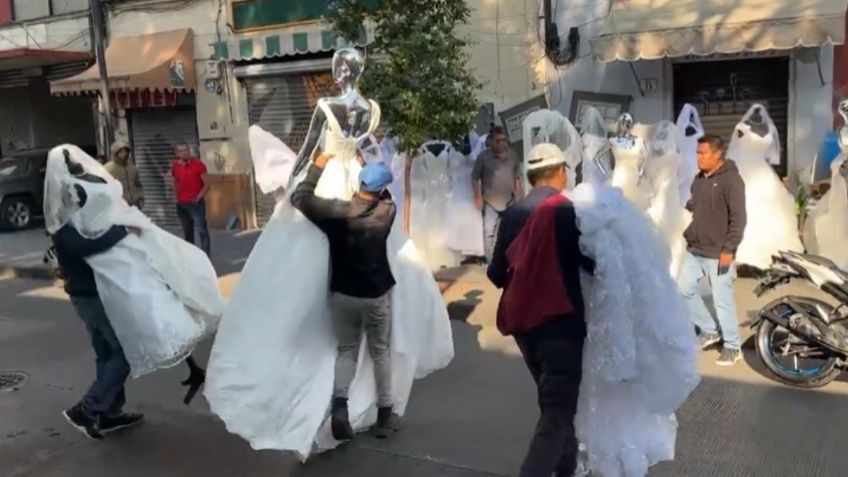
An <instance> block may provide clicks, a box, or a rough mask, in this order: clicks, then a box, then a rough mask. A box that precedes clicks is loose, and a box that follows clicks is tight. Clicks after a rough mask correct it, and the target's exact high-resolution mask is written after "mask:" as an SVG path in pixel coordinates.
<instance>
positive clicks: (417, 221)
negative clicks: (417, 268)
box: [409, 141, 480, 272]
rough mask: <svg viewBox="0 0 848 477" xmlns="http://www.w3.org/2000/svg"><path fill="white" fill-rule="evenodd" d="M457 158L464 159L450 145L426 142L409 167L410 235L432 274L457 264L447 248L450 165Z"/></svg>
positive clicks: (454, 255) (455, 256)
mask: <svg viewBox="0 0 848 477" xmlns="http://www.w3.org/2000/svg"><path fill="white" fill-rule="evenodd" d="M456 155H459V156H460V157H463V156H462V154H460V153H459V152H458V151H457V150H456V149H454V148H453V146H452V145H451V144H450V143H449V142H446V141H428V142H426V143H424V145H422V146H421V148H420V149H419V153H418V158H417V159H416V160H415V162H414V163H413V165H412V181H411V184H412V207H411V211H410V213H411V216H410V224H409V235H410V238H412V240H413V241H414V242H415V245H416V246H418V249H419V251H420V252H421V254H422V255H423V256H424V259H425V260H426V262H427V264H428V265H429V267H430V270H432V271H433V272H437V271H439V270H440V269H442V268H446V267H447V268H449V267H454V266H456V265H459V262H460V258H459V255H458V253H457V252H456V251H454V250H452V249H451V248H449V247H448V243H447V239H448V233H449V230H450V228H449V227H448V222H447V220H446V218H447V217H448V214H449V213H450V211H451V209H453V204H451V200H450V199H451V198H450V193H451V174H450V162H451V160H452V158H453V157H454V156H456ZM468 183H469V184H470V183H471V179H470V178H469V179H468ZM472 205H473V202H472ZM476 215H478V216H479V215H480V214H479V213H477V214H476Z"/></svg>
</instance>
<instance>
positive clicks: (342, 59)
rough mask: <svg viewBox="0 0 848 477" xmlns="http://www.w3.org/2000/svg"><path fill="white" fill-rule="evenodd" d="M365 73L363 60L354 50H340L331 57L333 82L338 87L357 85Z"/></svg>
mask: <svg viewBox="0 0 848 477" xmlns="http://www.w3.org/2000/svg"><path fill="white" fill-rule="evenodd" d="M364 71H365V59H364V58H363V57H362V53H360V52H359V50H357V49H355V48H342V49H341V50H338V51H337V52H336V54H335V55H333V81H335V82H336V84H338V85H339V86H342V87H344V86H353V85H356V84H357V83H359V79H360V78H361V77H362V73H363V72H364Z"/></svg>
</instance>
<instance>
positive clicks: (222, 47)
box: [213, 23, 374, 61]
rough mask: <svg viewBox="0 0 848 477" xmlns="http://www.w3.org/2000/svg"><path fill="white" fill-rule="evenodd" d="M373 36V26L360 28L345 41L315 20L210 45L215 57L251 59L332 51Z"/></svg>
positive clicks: (219, 58) (354, 44) (222, 58)
mask: <svg viewBox="0 0 848 477" xmlns="http://www.w3.org/2000/svg"><path fill="white" fill-rule="evenodd" d="M373 38H374V34H373V29H372V28H371V27H369V26H367V27H366V28H364V29H363V32H362V36H361V37H360V38H359V39H358V40H357V41H354V42H349V41H345V40H344V39H342V38H341V37H339V36H338V35H336V33H335V32H334V31H333V30H332V29H330V28H329V26H328V25H326V24H321V23H315V24H311V25H304V26H298V27H288V28H285V30H284V31H283V32H277V33H274V34H270V35H269V34H264V35H261V34H241V35H238V36H235V37H233V38H230V39H229V40H226V41H220V42H216V43H215V44H214V45H213V48H214V55H215V59H218V60H227V61H250V60H261V59H263V58H282V57H285V56H293V55H303V54H307V53H321V52H327V51H334V50H338V49H340V48H346V47H350V46H365V45H367V44H368V43H370V41H371V40H372V39H373Z"/></svg>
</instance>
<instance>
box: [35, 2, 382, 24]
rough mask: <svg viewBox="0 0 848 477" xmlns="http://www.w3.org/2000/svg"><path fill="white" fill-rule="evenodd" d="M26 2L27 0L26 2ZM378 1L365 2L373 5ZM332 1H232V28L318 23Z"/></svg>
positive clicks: (328, 9)
mask: <svg viewBox="0 0 848 477" xmlns="http://www.w3.org/2000/svg"><path fill="white" fill-rule="evenodd" d="M27 1H28V0H27ZM377 1H378V0H367V1H366V4H369V5H375V4H376V3H377ZM332 3H333V0H233V15H232V18H233V27H234V28H235V29H236V30H237V31H244V30H254V29H261V28H267V27H274V26H279V25H284V24H292V23H301V22H312V21H318V20H320V19H321V17H323V16H324V15H326V14H327V13H328V12H329V11H330V5H331V4H332Z"/></svg>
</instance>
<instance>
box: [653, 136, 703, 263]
mask: <svg viewBox="0 0 848 477" xmlns="http://www.w3.org/2000/svg"><path fill="white" fill-rule="evenodd" d="M660 128H664V129H665V131H666V135H665V138H664V139H663V138H660V137H658V136H659V135H655V137H654V140H653V141H652V142H651V156H650V157H649V158H648V163H647V165H646V168H645V174H646V175H647V176H648V178H649V179H650V183H651V184H652V185H653V187H654V192H653V194H652V198H651V205H650V207H648V210H647V211H646V213H647V214H648V217H649V218H650V219H651V221H652V222H653V223H654V225H656V226H657V229H658V230H659V232H660V235H661V236H662V237H663V238H664V239H665V241H666V244H667V245H668V247H669V249H670V251H671V264H670V267H669V272H670V273H671V276H672V277H677V274H678V272H679V271H680V264H681V262H682V260H683V254H684V253H685V251H686V240H685V239H684V238H683V232H684V231H685V230H686V227H688V226H689V223H690V222H691V221H692V215H691V214H690V213H689V212H688V211H687V210H686V209H685V208H683V205H681V200H680V192H679V190H680V188H679V183H678V177H679V176H678V167H679V164H680V153H679V152H678V149H677V143H676V137H675V133H676V131H675V127H674V125H672V124H671V123H660Z"/></svg>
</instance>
